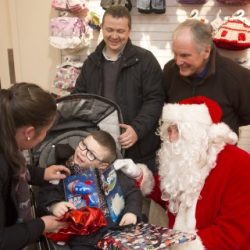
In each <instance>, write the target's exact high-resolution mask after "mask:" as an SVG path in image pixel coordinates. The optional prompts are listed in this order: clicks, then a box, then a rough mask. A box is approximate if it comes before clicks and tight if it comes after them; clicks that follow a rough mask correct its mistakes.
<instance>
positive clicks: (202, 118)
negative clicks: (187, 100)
mask: <svg viewBox="0 0 250 250" xmlns="http://www.w3.org/2000/svg"><path fill="white" fill-rule="evenodd" d="M161 119H162V121H168V122H171V121H173V122H174V123H177V124H178V123H179V122H199V123H203V124H207V125H210V124H212V119H211V116H210V113H209V111H208V108H207V106H206V105H205V104H199V105H197V104H185V105H180V104H177V103H175V104H166V105H165V106H164V107H163V110H162V117H161Z"/></svg>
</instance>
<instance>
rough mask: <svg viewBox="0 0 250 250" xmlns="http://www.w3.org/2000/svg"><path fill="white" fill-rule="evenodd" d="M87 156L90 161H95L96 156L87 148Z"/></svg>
mask: <svg viewBox="0 0 250 250" xmlns="http://www.w3.org/2000/svg"><path fill="white" fill-rule="evenodd" d="M86 156H87V158H88V159H89V160H90V161H94V160H95V159H96V157H95V156H94V154H93V153H92V152H91V151H89V150H87V154H86Z"/></svg>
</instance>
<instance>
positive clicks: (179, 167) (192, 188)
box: [158, 125, 218, 213]
mask: <svg viewBox="0 0 250 250" xmlns="http://www.w3.org/2000/svg"><path fill="white" fill-rule="evenodd" d="M193 126H194V125H193ZM193 126H192V129H190V127H185V126H183V127H182V128H180V127H179V132H180V138H179V139H178V141H177V142H174V143H171V142H169V141H168V140H166V137H165V141H164V142H163V143H162V145H161V149H160V150H159V152H158V156H159V166H160V167H159V174H160V178H161V191H162V199H163V200H167V201H169V210H170V211H171V212H172V213H177V212H178V210H179V206H180V204H182V207H183V206H184V207H191V206H192V204H193V202H194V200H196V199H197V197H198V196H199V194H200V192H201V189H202V187H203V185H204V182H205V179H206V177H207V176H208V174H209V172H210V170H211V169H212V167H214V165H215V160H216V155H217V153H218V152H214V151H213V152H214V153H213V155H211V153H209V152H210V150H208V144H209V142H208V141H209V140H208V136H207V132H206V130H204V128H199V127H198V126H197V128H194V127H193ZM192 131H194V132H193V133H192Z"/></svg>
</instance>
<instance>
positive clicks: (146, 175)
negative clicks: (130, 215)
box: [136, 163, 155, 195]
mask: <svg viewBox="0 0 250 250" xmlns="http://www.w3.org/2000/svg"><path fill="white" fill-rule="evenodd" d="M136 165H137V166H139V167H140V168H141V170H142V174H143V178H142V182H141V185H140V189H141V191H142V194H143V195H148V194H150V193H151V192H152V190H153V188H154V185H155V180H154V177H153V174H152V172H151V170H149V169H148V167H147V166H146V165H145V164H141V163H138V164H136Z"/></svg>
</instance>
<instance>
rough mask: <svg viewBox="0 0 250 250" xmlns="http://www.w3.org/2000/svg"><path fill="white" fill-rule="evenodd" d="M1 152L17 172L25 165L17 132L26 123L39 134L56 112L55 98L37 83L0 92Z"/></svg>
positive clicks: (16, 86) (17, 85) (19, 84)
mask: <svg viewBox="0 0 250 250" xmlns="http://www.w3.org/2000/svg"><path fill="white" fill-rule="evenodd" d="M0 112H1V118H0V138H1V140H0V153H2V154H3V156H4V158H5V159H6V161H7V162H8V164H10V166H11V167H12V169H13V170H14V172H15V173H17V172H18V170H19V169H20V168H21V167H22V166H23V165H24V164H25V160H24V157H23V155H22V154H21V152H20V151H19V149H18V145H17V142H16V131H17V129H18V128H21V127H23V126H26V125H30V126H33V127H34V128H35V130H36V132H37V133H38V132H39V131H40V130H41V129H42V128H43V127H45V126H47V125H49V123H50V122H51V121H52V119H53V118H54V117H55V115H56V102H55V99H54V98H53V97H52V96H51V95H50V94H49V93H48V92H46V91H45V90H43V89H42V88H40V87H39V86H37V85H36V84H33V83H25V82H22V83H17V84H15V85H13V86H12V87H10V88H9V89H2V90H1V91H0Z"/></svg>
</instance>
